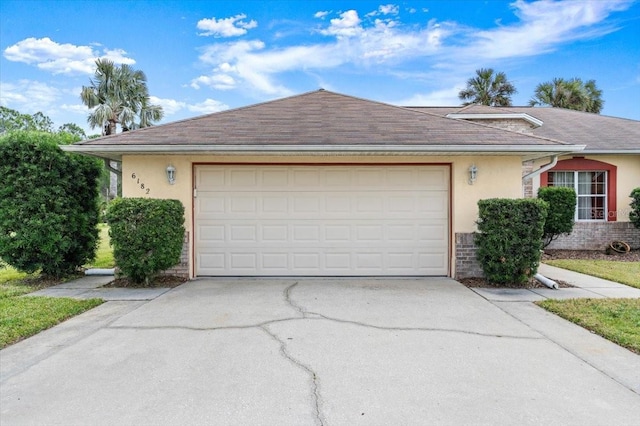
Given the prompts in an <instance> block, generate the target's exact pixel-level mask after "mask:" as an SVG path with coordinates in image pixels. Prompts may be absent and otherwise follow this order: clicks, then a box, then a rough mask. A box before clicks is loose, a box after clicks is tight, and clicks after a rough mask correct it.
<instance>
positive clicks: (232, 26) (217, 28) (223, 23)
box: [197, 13, 258, 37]
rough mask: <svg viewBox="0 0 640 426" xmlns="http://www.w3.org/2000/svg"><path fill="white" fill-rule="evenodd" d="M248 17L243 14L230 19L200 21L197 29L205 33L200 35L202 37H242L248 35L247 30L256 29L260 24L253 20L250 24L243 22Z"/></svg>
mask: <svg viewBox="0 0 640 426" xmlns="http://www.w3.org/2000/svg"><path fill="white" fill-rule="evenodd" d="M246 17H247V15H245V14H244V13H241V14H239V15H236V16H232V17H229V18H220V19H216V18H211V19H201V20H200V21H198V24H197V27H198V29H199V30H203V31H204V32H202V33H199V34H198V35H201V36H214V37H235V36H241V35H244V34H246V33H247V30H250V29H251V28H255V27H257V26H258V23H257V22H256V21H254V20H253V19H252V20H251V21H249V22H246V21H243V19H245V18H246Z"/></svg>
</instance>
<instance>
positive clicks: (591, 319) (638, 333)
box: [535, 299, 640, 355]
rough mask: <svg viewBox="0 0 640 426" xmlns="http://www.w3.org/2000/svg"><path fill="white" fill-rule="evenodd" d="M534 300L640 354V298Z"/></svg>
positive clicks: (548, 309) (551, 310) (555, 312)
mask: <svg viewBox="0 0 640 426" xmlns="http://www.w3.org/2000/svg"><path fill="white" fill-rule="evenodd" d="M535 303H536V304H537V305H538V306H541V307H542V308H544V309H546V310H547V311H549V312H552V313H554V314H556V315H558V316H560V317H562V318H564V319H566V320H568V321H571V322H573V323H575V324H578V325H579V326H581V327H583V328H586V329H587V330H590V331H592V332H594V333H596V334H598V335H599V336H602V337H604V338H605V339H607V340H610V341H612V342H613V343H616V344H618V345H620V346H622V347H624V348H627V349H629V350H630V351H632V352H635V353H637V354H639V355H640V299H566V300H556V299H547V300H542V301H539V302H535Z"/></svg>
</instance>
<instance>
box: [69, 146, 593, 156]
mask: <svg viewBox="0 0 640 426" xmlns="http://www.w3.org/2000/svg"><path fill="white" fill-rule="evenodd" d="M585 147H586V145H97V144H95V145H83V144H76V145H63V146H61V149H62V150H63V151H67V152H78V153H85V154H91V153H96V152H101V153H120V154H201V153H234V152H237V153H314V152H318V153H325V152H340V153H343V152H354V153H441V152H452V153H470V154H473V153H502V154H518V153H523V152H557V153H572V152H579V151H582V150H584V148H585Z"/></svg>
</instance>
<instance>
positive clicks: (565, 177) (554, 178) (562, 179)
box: [548, 172, 574, 188]
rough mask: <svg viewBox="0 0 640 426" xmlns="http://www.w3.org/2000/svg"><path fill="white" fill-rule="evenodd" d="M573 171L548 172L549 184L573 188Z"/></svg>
mask: <svg viewBox="0 0 640 426" xmlns="http://www.w3.org/2000/svg"><path fill="white" fill-rule="evenodd" d="M573 178H574V173H573V172H549V179H548V185H549V186H565V187H568V188H573Z"/></svg>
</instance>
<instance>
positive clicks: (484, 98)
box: [458, 68, 518, 106]
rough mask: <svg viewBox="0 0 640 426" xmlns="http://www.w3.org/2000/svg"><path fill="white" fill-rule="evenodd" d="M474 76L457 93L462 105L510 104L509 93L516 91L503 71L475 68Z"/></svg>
mask: <svg viewBox="0 0 640 426" xmlns="http://www.w3.org/2000/svg"><path fill="white" fill-rule="evenodd" d="M476 75H477V76H476V77H473V78H470V79H469V80H467V88H466V89H463V90H461V91H460V92H459V93H458V97H459V98H460V100H462V101H466V102H464V104H463V105H469V104H481V105H489V106H509V105H511V95H513V94H515V93H518V91H517V90H516V88H515V86H514V85H513V84H512V83H511V82H510V81H509V80H507V76H506V74H505V73H503V72H498V73H496V74H494V73H493V69H492V68H480V69H479V70H476Z"/></svg>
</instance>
